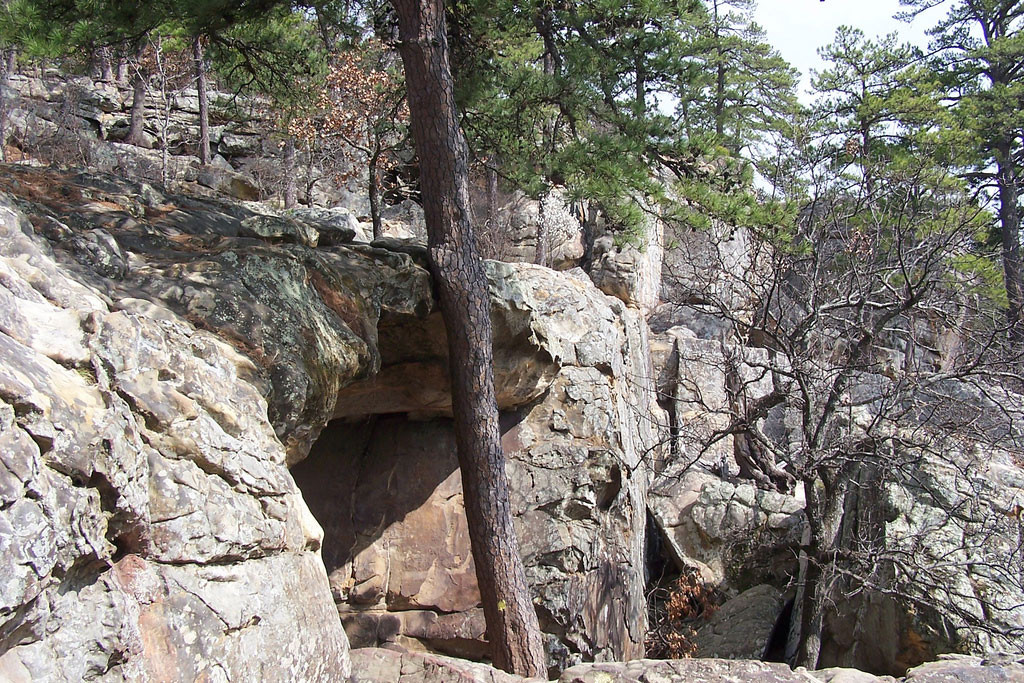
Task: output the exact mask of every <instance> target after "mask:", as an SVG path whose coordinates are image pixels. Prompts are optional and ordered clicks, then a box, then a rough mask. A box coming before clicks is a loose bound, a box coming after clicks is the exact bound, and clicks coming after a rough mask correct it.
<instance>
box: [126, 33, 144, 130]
mask: <svg viewBox="0 0 1024 683" xmlns="http://www.w3.org/2000/svg"><path fill="white" fill-rule="evenodd" d="M144 49H145V42H144V41H140V42H139V47H138V49H137V50H136V52H135V61H134V64H132V72H133V73H132V113H131V118H130V119H129V123H128V135H126V136H125V138H124V141H125V142H126V143H128V144H129V145H136V146H141V145H142V143H143V131H144V128H145V125H146V76H145V74H144V73H143V72H142V54H143V50H144Z"/></svg>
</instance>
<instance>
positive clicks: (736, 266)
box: [651, 222, 768, 339]
mask: <svg viewBox="0 0 1024 683" xmlns="http://www.w3.org/2000/svg"><path fill="white" fill-rule="evenodd" d="M665 242H666V243H670V244H671V245H672V246H671V247H670V248H668V249H666V250H665V254H664V264H663V266H662V272H661V279H660V281H659V284H660V287H661V292H660V294H661V301H662V302H663V303H662V305H661V306H659V307H658V310H657V312H656V313H655V315H653V316H652V317H651V325H652V327H654V328H655V329H656V330H659V331H661V330H665V329H668V328H670V327H675V326H685V327H687V328H689V329H690V330H691V331H693V332H694V333H695V334H696V336H697V337H698V338H701V339H715V338H718V337H720V336H721V332H722V331H725V330H727V328H728V325H727V324H726V323H725V322H724V319H725V318H726V316H729V318H730V319H731V320H734V321H740V322H742V321H749V320H750V319H751V316H752V315H753V313H754V311H755V310H756V306H757V302H756V301H755V300H754V298H753V294H754V293H755V292H757V291H761V290H760V289H759V287H760V285H759V284H758V283H759V282H761V281H762V279H763V278H764V277H765V275H766V273H767V271H766V269H765V266H764V262H765V261H766V256H767V255H768V254H767V252H765V251H764V250H766V249H768V247H767V245H762V244H759V243H758V242H757V241H756V240H755V239H754V237H753V235H751V233H750V232H749V231H748V230H745V229H742V228H735V227H733V226H728V225H723V224H721V223H717V222H716V223H714V224H713V225H711V226H710V227H708V228H690V227H688V226H673V227H671V228H670V230H669V232H668V234H666V236H665ZM682 302H685V304H686V305H685V306H682V305H679V304H680V303H682Z"/></svg>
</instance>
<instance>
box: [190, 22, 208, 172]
mask: <svg viewBox="0 0 1024 683" xmlns="http://www.w3.org/2000/svg"><path fill="white" fill-rule="evenodd" d="M192 59H193V61H194V62H195V70H196V92H197V93H198V95H199V163H201V164H202V165H203V166H206V165H207V164H209V163H210V103H209V101H208V99H207V96H206V63H205V61H204V60H205V57H204V55H203V43H202V41H200V40H199V36H195V37H193V38H192Z"/></svg>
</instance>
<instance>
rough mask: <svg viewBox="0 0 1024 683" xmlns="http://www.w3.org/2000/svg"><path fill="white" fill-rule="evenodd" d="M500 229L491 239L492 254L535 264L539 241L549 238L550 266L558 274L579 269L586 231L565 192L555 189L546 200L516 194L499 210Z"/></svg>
mask: <svg viewBox="0 0 1024 683" xmlns="http://www.w3.org/2000/svg"><path fill="white" fill-rule="evenodd" d="M496 220H497V226H495V227H492V229H491V231H490V232H491V233H492V234H489V236H488V238H487V239H488V240H489V241H490V242H495V244H494V245H493V246H494V247H495V248H494V249H492V250H493V251H495V252H497V253H498V255H499V257H500V258H501V259H502V260H504V261H513V262H521V263H535V262H536V261H537V239H538V237H539V236H540V235H542V234H543V235H546V241H547V243H546V248H547V254H548V260H547V263H545V264H543V265H548V266H551V267H552V268H554V269H556V270H568V269H570V268H574V267H576V266H578V265H579V261H580V259H581V258H582V257H583V231H582V228H581V226H580V222H579V220H578V219H577V217H576V216H575V215H574V214H573V212H572V210H571V208H570V205H569V201H568V198H567V196H566V193H565V191H564V190H562V189H560V188H555V189H553V190H552V191H551V192H549V193H548V194H547V195H545V196H544V198H543V199H540V200H538V199H530V198H529V197H527V196H525V195H523V194H522V193H517V194H516V195H515V196H514V197H512V199H511V201H509V202H508V203H507V204H506V205H505V206H503V207H501V208H500V209H499V210H498V215H497V217H496Z"/></svg>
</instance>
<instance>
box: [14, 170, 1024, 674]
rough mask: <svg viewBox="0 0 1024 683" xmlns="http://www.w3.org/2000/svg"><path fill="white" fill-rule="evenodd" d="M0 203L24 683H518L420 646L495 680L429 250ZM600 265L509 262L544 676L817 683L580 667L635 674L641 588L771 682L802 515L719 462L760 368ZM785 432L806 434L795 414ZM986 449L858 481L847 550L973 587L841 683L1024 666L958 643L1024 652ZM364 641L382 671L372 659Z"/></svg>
mask: <svg viewBox="0 0 1024 683" xmlns="http://www.w3.org/2000/svg"><path fill="white" fill-rule="evenodd" d="M0 192H3V195H2V196H3V199H2V202H3V203H2V206H0V214H2V215H0V218H2V221H0V229H2V231H3V234H2V235H0V297H2V298H3V305H2V306H0V354H2V355H3V362H2V367H3V372H2V373H0V400H2V404H0V441H2V447H0V462H2V465H3V467H2V468H0V525H2V530H0V544H3V548H4V552H3V553H2V559H0V562H3V564H4V567H3V574H2V575H3V576H4V579H3V580H2V581H0V599H2V604H0V677H6V678H9V679H11V680H26V681H27V680H91V679H104V680H122V679H130V680H140V679H141V680H145V679H152V680H196V679H211V680H212V679H216V680H239V679H241V680H249V679H266V680H325V681H332V680H344V678H345V677H346V676H348V674H349V672H350V670H352V666H353V661H355V663H356V665H355V672H356V674H357V680H394V672H395V671H398V672H401V675H403V676H405V675H408V678H409V679H410V680H415V678H416V676H420V679H421V680H439V679H440V680H503V678H502V676H501V674H499V673H496V672H493V671H492V670H489V669H487V668H486V667H483V665H469V664H466V663H464V662H463V663H459V662H454V663H453V661H452V660H448V659H445V658H444V657H437V656H435V655H433V654H431V655H413V654H405V655H402V654H397V653H396V651H398V650H402V651H405V652H407V653H408V652H422V651H426V652H431V653H442V654H447V655H455V656H459V657H466V658H471V659H478V660H479V659H483V658H484V657H485V654H486V644H485V642H484V628H483V620H482V614H481V612H480V609H479V607H478V602H479V596H478V591H477V588H476V584H475V574H474V569H473V564H472V557H471V555H470V552H469V543H468V538H467V530H466V522H465V518H464V515H463V513H462V509H461V508H462V505H461V495H462V492H461V485H460V480H459V476H458V471H457V466H456V460H455V455H454V445H453V437H452V433H451V426H450V411H451V407H450V397H449V390H448V387H447V364H448V363H449V359H448V358H447V356H446V351H445V345H444V343H443V339H444V327H443V321H442V320H441V319H440V316H439V314H438V312H437V310H436V306H435V302H434V295H433V292H432V289H431V284H430V279H429V276H428V273H427V270H426V268H425V261H424V252H423V247H422V245H420V244H419V243H417V242H416V241H415V240H414V239H407V240H401V239H393V238H387V239H384V240H380V241H377V242H366V241H364V240H363V239H362V235H361V234H360V231H359V230H358V225H354V224H353V223H354V222H353V218H352V214H351V212H349V211H347V210H333V211H332V210H323V209H315V210H314V209H307V210H302V211H298V212H291V213H282V212H278V211H275V210H274V209H272V208H270V207H267V206H259V205H255V204H243V203H239V202H236V201H229V200H226V199H215V198H203V199H197V198H195V197H193V196H188V195H182V194H174V193H171V192H168V191H166V190H165V189H161V188H160V187H158V186H155V185H153V184H145V183H140V182H129V181H125V180H120V179H117V178H114V177H113V176H107V175H103V174H100V173H94V172H90V173H78V172H54V171H44V170H40V169H34V168H28V167H24V166H9V167H5V169H4V174H3V176H2V177H0ZM396 220H397V219H396ZM525 220H526V219H524V221H525ZM657 230H658V227H657V226H652V229H651V234H652V235H655V236H656V235H657ZM407 233H408V234H414V233H415V229H414V228H412V227H409V228H408V231H407ZM694 239H697V238H694ZM605 247H606V248H604V249H603V250H601V251H600V253H599V259H598V260H599V266H598V267H597V268H596V272H597V273H598V274H599V276H598V277H596V278H593V279H592V278H591V277H588V275H587V274H586V273H584V272H583V271H581V270H578V269H575V270H574V269H570V270H568V271H565V272H561V273H559V272H555V271H552V270H549V269H547V268H542V267H539V266H533V265H526V264H509V263H501V262H488V264H487V274H488V280H489V286H490V293H491V300H492V313H491V315H492V322H493V324H494V329H495V361H496V365H495V379H496V385H497V393H498V402H499V409H500V411H501V422H502V435H503V443H504V446H505V450H506V453H507V454H508V458H509V464H508V471H509V475H510V480H511V483H512V489H513V490H512V504H513V508H514V511H515V514H516V523H517V530H518V532H519V536H520V539H521V543H522V546H523V552H524V559H525V562H526V566H527V573H528V578H529V580H530V583H531V589H532V591H533V595H534V596H535V602H536V605H537V609H538V614H539V615H540V620H541V625H542V628H543V629H544V631H545V645H546V649H547V652H548V656H549V663H550V665H551V668H552V673H553V674H554V675H557V674H558V673H559V672H561V671H562V670H567V671H566V672H565V673H564V674H562V679H563V680H566V681H570V680H571V681H575V680H581V681H584V680H608V677H612V679H613V680H646V679H645V678H643V677H644V676H647V678H652V677H658V676H661V677H663V678H665V679H666V680H693V676H697V675H698V674H699V675H705V676H707V679H708V680H720V679H724V677H728V676H731V677H732V679H731V680H780V681H783V680H796V679H795V678H792V676H796V675H797V674H793V675H792V676H791V675H790V674H789V673H788V670H787V669H785V668H784V667H781V666H779V665H767V664H759V663H752V662H746V663H743V664H729V663H724V664H722V663H719V664H706V665H705V664H693V665H687V664H674V663H664V664H655V663H649V662H648V663H636V664H628V665H611V664H609V665H607V666H608V667H611V668H602V667H600V666H593V665H592V666H590V667H589V668H584V669H579V668H575V667H576V666H585V667H586V665H585V664H584V663H585V662H591V661H599V662H601V661H613V660H627V659H635V658H639V657H642V656H643V655H644V652H645V640H646V638H647V635H648V608H649V600H648V597H649V596H648V591H649V590H651V589H653V588H654V587H656V586H657V580H658V579H659V577H662V576H666V575H675V574H678V573H683V575H684V576H692V577H697V578H698V579H699V583H700V585H701V586H708V587H711V588H713V589H714V590H713V595H712V597H711V598H710V599H711V600H712V601H713V602H714V603H722V604H721V607H720V608H719V609H718V611H717V612H716V613H715V615H714V616H712V617H711V618H710V619H707V618H703V617H702V618H701V619H700V620H698V621H696V622H694V624H695V633H694V634H693V638H692V645H693V648H694V650H693V652H694V653H695V654H697V655H699V656H707V657H729V658H746V659H760V658H762V657H764V656H765V655H766V653H767V651H768V650H769V649H770V646H771V643H772V641H773V640H775V639H776V637H777V634H778V633H779V632H780V630H781V631H783V632H784V631H785V629H786V628H787V622H786V617H785V614H786V613H787V609H786V603H787V601H789V600H791V599H792V597H793V590H794V587H793V579H794V577H795V576H796V572H797V567H796V559H795V558H796V553H797V551H798V549H799V546H800V543H801V536H802V533H803V527H802V524H803V521H802V519H803V518H802V515H801V511H802V509H803V500H802V499H801V498H800V497H799V496H797V495H794V494H790V493H787V492H786V491H785V490H782V491H780V490H775V489H772V488H771V487H765V486H759V485H758V484H757V482H756V480H755V479H752V478H751V476H749V473H744V472H743V471H742V468H741V466H740V463H738V462H737V461H736V458H735V452H736V450H735V444H734V443H733V440H732V439H733V437H732V435H729V436H728V437H727V438H723V439H720V440H718V441H717V442H716V444H715V445H714V446H713V447H712V448H710V449H702V448H700V447H699V445H700V444H701V443H703V442H705V441H706V437H707V436H708V435H709V434H711V433H713V432H714V430H716V429H720V428H721V427H722V426H723V422H722V421H723V419H725V415H726V414H727V413H728V400H729V395H728V388H727V387H728V382H729V379H728V377H727V373H726V368H727V367H733V366H735V367H734V368H733V369H732V370H730V372H735V373H738V374H739V376H741V377H742V378H743V380H744V383H745V386H746V387H747V388H748V391H749V392H750V393H751V395H752V396H753V397H755V398H756V396H758V395H763V394H764V393H766V392H768V391H770V377H766V376H765V375H764V374H763V372H762V370H763V367H764V365H765V360H764V355H765V354H766V351H765V350H764V349H755V348H731V347H729V346H728V345H727V344H724V343H723V342H722V341H721V340H720V339H719V338H716V333H715V329H716V328H715V327H714V324H713V322H714V321H712V320H710V319H708V318H700V319H687V320H679V319H673V320H672V323H673V324H675V325H676V326H675V327H671V328H670V329H668V330H667V331H665V332H662V333H659V334H658V335H652V333H651V332H650V330H649V328H648V323H647V320H646V318H645V313H646V312H650V311H652V310H653V309H654V308H655V306H656V304H657V296H656V295H652V294H651V281H652V279H653V280H657V276H656V275H655V274H653V271H652V270H651V268H649V267H647V266H644V265H643V263H644V260H645V259H653V258H654V256H653V255H652V254H651V253H649V252H646V251H645V252H641V251H639V250H634V251H635V253H634V251H631V249H632V248H631V247H617V246H615V245H614V244H611V243H609V244H608V245H605ZM694 248H698V249H707V248H708V247H707V245H696V246H695V247H694ZM617 255H622V256H623V258H618V257H617ZM563 265H571V263H568V264H563ZM652 267H653V266H652ZM690 277H694V278H696V277H700V278H706V277H708V275H707V274H706V273H701V274H691V275H690ZM594 279H596V280H597V281H598V283H599V284H601V285H602V287H603V288H604V289H605V290H606V291H607V292H609V293H610V294H611V295H610V294H608V293H605V292H603V291H601V290H600V289H599V288H598V287H597V286H595V284H594ZM741 303H742V302H740V304H741ZM740 304H738V306H739V305H740ZM657 315H658V314H657V313H656V316H657ZM679 323H682V324H679ZM663 327H664V326H663ZM726 355H728V356H729V358H730V359H732V360H729V361H728V362H727V359H726ZM735 359H739V360H738V361H735ZM730 363H732V366H731V365H730ZM961 389H962V388H961ZM758 392H760V394H759V393H758ZM983 398H984V397H978V398H977V401H975V402H978V401H982V400H983ZM763 419H765V420H768V421H771V422H772V424H773V425H775V428H776V431H777V432H778V434H779V435H780V438H785V433H786V429H787V424H788V422H787V420H789V417H787V414H786V410H785V409H783V408H781V407H780V408H779V409H778V410H774V411H770V412H769V413H768V414H766V416H765V417H764V418H763ZM962 453H963V459H962V461H961V464H960V466H959V467H953V468H950V467H944V466H942V464H941V463H935V462H931V461H929V460H927V459H926V458H919V459H916V460H915V461H914V462H915V463H916V464H915V465H914V467H913V468H910V469H908V470H907V472H906V476H905V478H904V479H902V480H899V481H896V482H892V483H891V484H888V485H887V486H886V487H884V488H879V487H875V488H874V489H873V488H872V484H871V482H870V481H865V482H864V485H863V488H864V490H865V491H871V492H872V493H873V494H874V495H872V496H868V495H865V496H864V498H863V506H862V508H861V509H863V511H864V512H863V515H861V518H862V521H863V523H862V524H861V526H860V527H857V528H853V527H850V528H849V529H848V532H849V533H857V532H858V529H861V530H863V529H870V530H871V531H872V533H881V534H884V535H885V538H886V539H887V540H889V541H891V546H892V547H893V548H903V551H904V552H907V553H920V554H921V556H922V557H925V556H927V557H928V558H930V561H935V562H939V561H942V560H943V559H945V560H951V561H949V562H948V565H949V571H948V584H946V585H944V586H924V585H917V588H916V589H915V588H914V586H915V585H916V584H915V583H914V580H913V577H909V578H908V577H904V579H905V580H904V582H903V583H901V584H898V585H899V588H900V590H899V591H898V594H896V595H895V597H890V596H887V595H885V594H884V593H871V592H868V593H864V594H863V595H861V596H860V597H858V598H857V599H851V600H849V602H848V603H844V605H843V609H841V610H838V611H837V612H836V613H835V616H834V619H835V622H834V623H833V624H831V626H830V630H829V632H830V633H832V634H833V637H832V639H831V640H830V641H829V642H827V643H826V645H825V647H824V648H823V652H825V653H826V655H825V656H824V659H825V660H826V661H827V662H828V663H830V664H835V665H842V666H860V667H866V668H869V669H871V670H874V671H889V670H894V669H896V668H898V667H901V666H902V667H903V668H906V667H907V666H913V665H917V664H920V663H921V662H923V661H926V660H927V659H930V658H933V657H934V656H935V655H936V654H938V653H940V652H946V651H950V650H954V649H959V650H966V651H973V652H979V653H980V652H986V651H989V650H992V649H1008V650H1012V651H1018V652H1019V651H1020V650H1021V649H1022V648H1021V641H1020V638H1019V636H1018V637H1014V636H1012V635H1011V636H1010V637H1008V638H1005V639H1002V640H999V639H995V640H993V639H991V638H988V639H986V638H987V636H985V635H984V634H981V633H974V632H961V631H962V629H960V627H959V626H958V624H960V623H961V622H960V621H958V620H957V619H956V616H957V615H958V614H960V613H963V612H964V611H967V612H971V613H972V614H973V613H975V612H977V611H978V610H982V611H983V610H992V609H993V608H994V610H995V611H993V612H992V613H991V614H989V616H988V618H990V619H991V620H993V622H994V623H995V622H998V624H999V625H1000V628H1001V630H1002V631H1004V632H1006V633H1009V634H1013V633H1020V629H1021V627H1022V626H1024V610H1022V609H1021V608H1020V607H1019V605H1020V604H1022V603H1024V595H1021V594H1020V593H1019V592H1018V589H1017V588H1016V587H1017V586H1019V577H1018V579H1017V580H1016V582H1015V581H1002V580H1001V577H1002V576H1003V574H1002V573H1001V572H1005V571H1006V568H1007V567H1010V569H1013V567H1017V569H1019V566H1018V565H1017V564H1014V563H1019V555H1020V553H1019V524H1018V517H1015V516H1014V515H1013V512H1014V511H1015V510H1019V508H1020V505H1021V504H1022V502H1024V501H1022V500H1021V499H1020V490H1021V486H1022V485H1024V476H1022V474H1021V469H1020V467H1019V463H1017V462H1015V461H1014V459H1013V457H1012V453H1010V452H986V453H984V454H982V453H979V452H977V448H975V447H972V446H971V445H970V444H966V445H965V446H964V448H963V449H962ZM770 489H771V490H770ZM1015 506H1016V507H1015ZM950 509H954V510H960V511H962V513H958V514H955V515H949V514H945V513H947V512H948V511H949V510H950ZM878 511H883V512H884V514H883V515H881V516H879V515H878V514H877V512H878ZM851 523H852V522H851ZM901 543H903V544H906V545H905V546H901V545H900V544H901ZM950 587H955V589H956V590H948V589H949V588H950ZM914 590H920V591H921V593H919V594H915V592H914ZM709 595H711V594H709ZM908 596H909V599H905V598H907V597H908ZM915 596H916V597H917V598H920V599H919V600H917V601H916V602H915ZM925 598H927V600H926V599H925ZM943 600H945V602H943ZM917 604H927V605H929V606H930V609H931V610H932V611H930V612H927V613H924V612H921V611H920V610H919V609H915V605H917ZM935 605H939V608H938V611H937V612H936V611H935V609H936V608H935ZM943 605H945V606H943ZM339 615H340V618H339ZM983 616H984V615H983ZM342 625H344V628H342ZM346 632H347V635H346ZM783 640H785V637H784V635H783ZM350 642H351V645H352V646H354V647H357V648H368V649H366V650H356V652H357V653H359V654H358V655H356V656H355V657H354V659H353V656H351V655H350V653H349V644H350ZM380 647H384V648H389V650H380V649H376V648H380ZM70 653H80V655H76V656H71V654H70ZM602 666H603V665H602ZM616 666H618V668H615V667H616ZM694 666H695V667H697V668H696V669H694V668H692V667H694ZM701 666H705V667H706V669H700V667H701ZM687 667H690V668H687ZM949 667H953V668H956V667H961V668H962V667H975V668H974V669H970V671H972V672H974V673H978V671H980V669H985V674H984V675H990V674H991V675H992V676H994V678H992V680H1001V679H999V678H998V677H999V676H1008V677H1009V678H1004V679H1005V680H1015V679H1014V678H1013V677H1014V676H1020V675H1021V671H1020V668H1019V667H1018V665H1017V664H1016V663H1015V662H1013V661H1009V660H1007V661H1003V660H999V661H998V662H997V661H994V660H993V661H991V662H988V663H984V662H981V661H971V662H967V663H965V661H961V660H956V662H955V666H954V664H948V665H947V669H944V670H943V672H942V673H934V672H931V673H928V672H919V673H915V674H914V676H918V677H917V678H914V677H911V678H910V679H908V680H914V681H929V680H944V679H942V678H940V677H939V676H947V675H948V676H952V675H957V676H960V675H962V674H961V673H955V674H954V673H949V670H950V669H949ZM985 667H988V668H987V669H986V668H985ZM1015 667H1016V668H1015ZM902 671H903V669H902V668H901V669H900V670H899V673H902ZM957 671H960V669H957ZM425 672H426V673H425ZM648 674H649V675H648ZM925 674H927V675H932V676H934V677H933V678H927V677H926V676H925ZM360 675H362V676H363V678H359V676H360ZM799 675H804V674H799ZM815 675H816V676H818V677H817V678H816V679H815V680H820V681H833V680H835V681H838V680H861V679H851V678H846V679H842V678H840V676H842V675H847V674H839V673H833V674H825V673H822V674H821V675H820V676H819V675H818V674H815ZM849 675H853V674H849ZM963 675H973V674H963ZM978 675H981V674H978ZM714 676H718V678H714ZM787 676H789V677H788V678H787ZM829 676H831V677H829ZM567 677H568V678H567ZM509 680H511V679H509ZM800 680H804V679H800ZM863 680H872V679H871V678H864V679H863ZM963 680H967V679H963Z"/></svg>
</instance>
